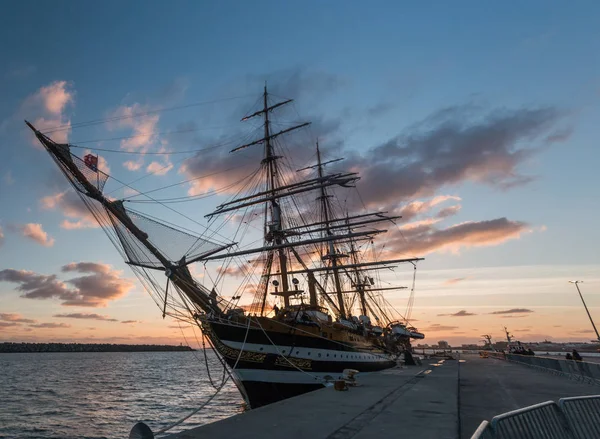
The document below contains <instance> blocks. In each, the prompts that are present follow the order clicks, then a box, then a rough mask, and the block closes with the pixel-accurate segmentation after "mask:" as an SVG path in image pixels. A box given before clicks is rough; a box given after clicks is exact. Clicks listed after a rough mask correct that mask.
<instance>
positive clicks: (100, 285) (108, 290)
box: [62, 262, 134, 307]
mask: <svg viewBox="0 0 600 439" xmlns="http://www.w3.org/2000/svg"><path fill="white" fill-rule="evenodd" d="M62 271H63V272H77V273H82V274H86V276H80V277H76V278H73V279H69V280H67V281H66V282H67V283H68V284H70V285H73V286H74V287H75V288H76V289H77V292H78V297H77V298H76V299H75V300H68V301H66V302H65V303H63V305H78V306H93V307H95V306H105V305H106V303H107V302H108V301H110V300H115V299H118V298H120V297H122V296H124V295H125V294H126V293H127V292H128V291H130V290H131V289H132V288H133V287H134V284H133V282H131V281H130V280H128V279H122V278H120V274H121V272H119V271H117V270H114V269H112V268H111V267H110V265H107V264H98V263H94V262H77V263H76V262H73V263H71V264H68V265H65V266H63V267H62Z"/></svg>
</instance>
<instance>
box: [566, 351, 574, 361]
mask: <svg viewBox="0 0 600 439" xmlns="http://www.w3.org/2000/svg"><path fill="white" fill-rule="evenodd" d="M565 359H566V360H572V359H573V356H572V355H571V354H570V353H568V352H567V355H565Z"/></svg>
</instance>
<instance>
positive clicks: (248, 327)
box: [155, 319, 250, 435]
mask: <svg viewBox="0 0 600 439" xmlns="http://www.w3.org/2000/svg"><path fill="white" fill-rule="evenodd" d="M249 332H250V319H248V326H246V335H245V336H244V342H243V343H242V347H241V348H240V352H239V354H238V357H237V359H236V360H235V363H234V365H233V367H232V370H233V369H235V368H236V367H237V365H238V363H239V361H240V358H242V352H244V347H245V346H246V340H247V338H248V333H249ZM230 377H231V375H228V376H227V378H226V379H225V380H224V381H223V383H222V384H221V385H220V386H219V388H218V389H217V390H216V391H215V393H214V394H213V395H212V396H211V397H210V398H208V400H207V401H206V402H204V404H202V405H201V406H200V407H198V408H197V409H195V410H193V411H192V412H191V413H190V414H188V415H186V416H184V417H183V418H181V419H179V420H178V421H176V422H174V423H173V424H171V425H168V426H166V427H165V428H161V429H160V430H158V431H157V432H156V433H155V435H159V434H164V433H165V432H167V431H169V430H170V429H172V428H173V427H176V426H178V425H179V424H181V423H183V422H185V421H186V420H188V419H189V418H191V417H192V416H194V415H195V414H196V413H198V412H199V411H200V410H202V409H203V408H204V407H206V406H207V405H208V404H209V403H210V402H211V401H212V400H213V399H214V398H215V397H216V396H217V395H218V394H219V392H220V391H221V390H222V389H223V387H225V384H227V382H228V381H229V378H230Z"/></svg>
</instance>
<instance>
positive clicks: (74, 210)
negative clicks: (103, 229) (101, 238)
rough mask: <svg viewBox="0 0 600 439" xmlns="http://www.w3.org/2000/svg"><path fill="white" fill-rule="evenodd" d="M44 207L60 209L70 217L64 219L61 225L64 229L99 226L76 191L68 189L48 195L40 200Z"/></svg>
mask: <svg viewBox="0 0 600 439" xmlns="http://www.w3.org/2000/svg"><path fill="white" fill-rule="evenodd" d="M40 205H41V207H42V209H46V210H53V209H57V210H60V211H61V212H62V213H63V215H64V216H66V217H67V218H68V219H64V220H63V221H62V222H61V224H60V226H61V227H62V228H63V229H67V230H73V229H86V228H96V227H99V225H98V222H97V221H96V219H95V218H94V216H93V215H92V214H91V212H90V211H89V210H88V209H87V207H86V206H85V204H83V202H82V201H81V199H80V198H79V195H77V193H75V191H72V190H68V191H65V192H58V193H55V194H53V195H48V196H46V197H43V198H42V199H41V200H40Z"/></svg>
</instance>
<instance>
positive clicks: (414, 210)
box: [361, 189, 461, 222]
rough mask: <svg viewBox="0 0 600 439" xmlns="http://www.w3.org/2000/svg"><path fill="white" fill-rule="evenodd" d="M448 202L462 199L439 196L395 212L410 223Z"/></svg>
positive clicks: (411, 204) (418, 201)
mask: <svg viewBox="0 0 600 439" xmlns="http://www.w3.org/2000/svg"><path fill="white" fill-rule="evenodd" d="M361 191H362V189H361ZM448 200H453V201H460V200H461V198H460V197H457V196H455V195H438V196H436V197H433V198H431V199H430V200H427V201H420V200H415V201H411V202H410V203H408V204H406V205H404V206H402V207H399V208H396V209H395V210H394V215H400V216H402V221H403V222H408V221H411V220H412V219H414V218H416V217H417V216H419V215H423V214H425V213H427V212H429V211H430V210H431V209H432V208H433V207H434V206H437V205H438V204H441V203H443V202H445V201H448ZM447 216H449V215H447ZM438 217H439V214H438Z"/></svg>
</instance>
